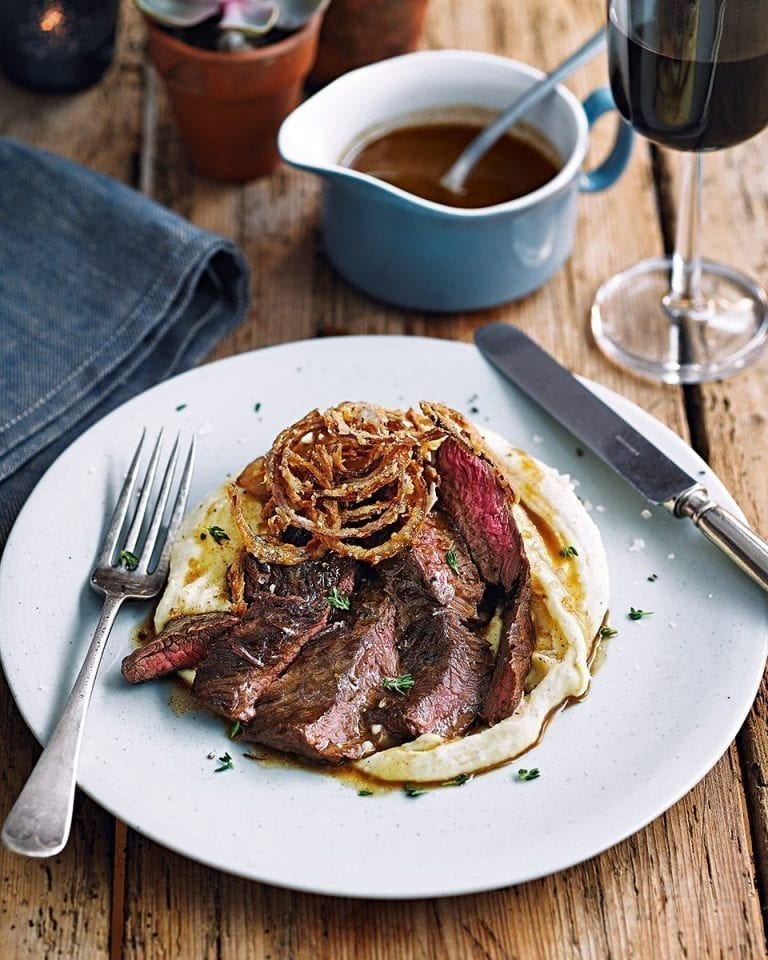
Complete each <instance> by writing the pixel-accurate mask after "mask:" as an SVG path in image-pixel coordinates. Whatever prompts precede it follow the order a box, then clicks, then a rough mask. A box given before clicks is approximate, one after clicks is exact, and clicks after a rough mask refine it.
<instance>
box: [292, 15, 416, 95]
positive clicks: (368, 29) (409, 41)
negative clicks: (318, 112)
mask: <svg viewBox="0 0 768 960" xmlns="http://www.w3.org/2000/svg"><path fill="white" fill-rule="evenodd" d="M427 2H428V0H332V3H331V5H330V7H328V10H327V12H326V14H325V20H324V21H323V28H322V30H321V32H320V47H319V49H318V53H317V62H316V63H315V66H314V68H313V70H312V76H311V83H312V85H313V86H316V87H317V86H322V85H323V84H326V83H328V82H329V81H330V80H335V79H336V77H339V76H341V74H342V73H347V71H349V70H354V69H355V68H356V67H362V66H365V64H367V63H374V62H376V61H377V60H385V59H386V58H387V57H396V56H398V54H401V53H410V52H411V51H412V50H415V49H416V48H417V47H418V45H419V41H420V40H421V33H422V30H423V27H424V18H425V16H426V12H427Z"/></svg>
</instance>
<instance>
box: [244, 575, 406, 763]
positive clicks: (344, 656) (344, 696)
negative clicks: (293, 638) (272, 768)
mask: <svg viewBox="0 0 768 960" xmlns="http://www.w3.org/2000/svg"><path fill="white" fill-rule="evenodd" d="M352 602H353V609H352V611H351V614H350V616H349V617H348V618H347V619H346V620H344V621H338V622H336V623H333V624H329V625H328V626H327V627H326V628H325V629H324V630H322V631H321V632H320V633H318V634H317V635H316V636H315V637H313V638H312V640H311V642H310V643H308V644H307V645H306V646H305V647H304V649H303V650H302V652H301V654H300V655H299V656H298V657H297V658H296V660H295V661H294V663H293V664H292V665H291V667H290V668H289V669H288V670H286V672H285V673H284V674H283V675H282V677H280V679H279V680H277V681H275V683H273V684H272V686H271V687H270V689H269V691H268V692H267V693H266V694H265V696H264V697H263V698H262V699H261V700H260V701H259V703H258V704H257V705H256V708H255V710H254V712H253V717H252V719H251V720H250V722H249V723H248V724H247V725H246V727H245V728H244V730H243V731H242V733H241V739H243V740H247V741H252V742H256V743H263V744H266V745H267V746H270V747H276V748H277V749H278V750H286V751H288V752H289V753H297V754H300V755H301V756H304V757H310V758H311V759H313V760H323V761H325V762H329V763H340V762H341V761H342V760H347V759H357V758H359V757H362V756H364V755H365V754H367V753H371V752H373V743H372V742H371V738H372V734H371V731H370V728H369V727H368V725H367V724H366V722H365V716H364V715H365V713H366V711H367V710H368V709H369V708H370V707H371V706H372V705H373V704H374V703H376V702H377V701H378V700H379V699H380V698H381V695H382V680H383V678H384V677H387V676H395V675H396V674H397V673H398V670H399V665H398V656H397V650H396V646H395V610H394V605H393V603H392V601H391V600H390V599H389V598H388V597H385V596H384V595H374V594H372V593H363V592H361V593H359V594H358V595H357V596H355V598H354V599H353V601H352Z"/></svg>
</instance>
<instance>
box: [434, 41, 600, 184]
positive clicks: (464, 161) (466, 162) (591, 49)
mask: <svg viewBox="0 0 768 960" xmlns="http://www.w3.org/2000/svg"><path fill="white" fill-rule="evenodd" d="M605 42H606V37H605V29H604V28H603V27H601V28H600V29H599V30H598V31H597V33H595V34H594V35H593V36H592V37H590V38H589V40H587V41H586V43H584V44H582V46H580V47H579V49H578V50H576V51H575V52H574V53H572V54H571V55H570V57H568V59H567V60H564V61H563V62H562V63H561V64H560V65H559V66H558V67H556V68H555V69H554V70H553V71H552V72H551V73H548V74H547V76H546V77H544V78H543V79H542V80H539V81H538V82H536V83H534V84H533V86H531V87H529V88H528V89H527V90H526V91H525V93H523V94H522V95H521V96H519V97H517V98H516V99H515V100H513V101H512V103H511V104H510V105H509V106H508V107H507V108H506V110H504V112H503V113H501V114H499V116H498V117H497V118H496V119H495V120H494V121H493V123H491V124H489V125H488V126H487V127H486V128H485V129H484V130H483V131H482V132H481V133H479V134H478V135H477V136H476V137H475V138H474V140H472V141H471V142H470V143H469V144H468V145H467V146H466V147H465V148H464V150H463V151H462V152H461V154H459V157H458V159H457V160H456V161H455V162H454V163H453V164H452V165H451V167H450V168H449V169H448V172H447V173H446V174H445V175H444V176H443V177H442V179H441V180H440V183H441V184H442V185H443V186H444V187H446V188H447V189H448V190H452V191H453V192H454V193H460V192H461V190H462V189H463V187H464V181H465V180H466V179H467V177H468V176H469V173H470V171H471V170H472V168H473V167H474V166H475V164H476V163H477V162H478V160H480V158H481V157H483V156H484V155H485V154H486V153H487V152H488V150H490V149H491V147H492V146H493V145H494V143H496V141H497V140H498V139H499V137H501V136H502V135H503V134H504V133H506V132H507V130H509V128H510V127H513V126H514V125H515V124H516V123H517V122H518V120H520V119H522V117H523V116H524V115H525V114H526V113H527V112H528V111H529V110H530V109H531V108H532V107H534V106H535V105H536V104H537V103H538V102H539V101H540V100H543V98H544V97H546V96H547V94H548V93H551V92H552V90H554V89H555V87H556V86H557V85H558V83H560V82H561V81H562V80H564V79H565V78H566V77H567V76H568V75H569V74H571V73H573V71H574V70H576V69H577V67H580V66H581V65H582V64H583V63H586V61H587V60H589V59H591V58H592V57H594V56H595V55H596V54H597V53H599V52H600V51H601V50H602V49H603V47H604V46H605Z"/></svg>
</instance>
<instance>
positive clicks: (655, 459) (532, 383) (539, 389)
mask: <svg viewBox="0 0 768 960" xmlns="http://www.w3.org/2000/svg"><path fill="white" fill-rule="evenodd" d="M475 343H476V345H477V347H478V349H479V350H480V352H481V353H482V354H483V356H484V357H485V358H486V359H487V360H488V361H489V362H490V363H491V364H493V366H494V367H495V368H496V369H497V370H499V371H500V372H501V373H502V374H503V375H504V376H505V377H506V378H507V379H508V380H510V381H511V382H512V383H513V384H515V386H517V387H519V388H520V389H521V390H523V391H524V392H525V393H526V394H528V396H529V397H531V399H532V400H535V401H536V403H538V404H539V405H540V406H541V407H542V408H543V409H544V410H545V411H546V412H547V413H549V414H550V415H551V416H552V417H554V418H555V420H557V421H558V422H559V423H561V424H562V425H563V426H564V427H566V428H567V429H568V430H570V432H571V433H572V434H573V435H574V436H575V437H577V438H578V439H579V440H580V441H581V442H582V443H583V444H584V445H585V446H587V447H589V448H590V450H592V451H593V453H595V454H597V456H598V457H600V459H601V460H603V462H604V463H606V464H607V465H608V466H609V467H610V468H611V469H612V470H615V471H616V472H617V473H618V474H620V475H621V476H622V477H624V478H625V479H626V480H628V481H629V482H630V483H631V484H632V485H633V486H634V487H636V489H638V490H639V491H640V493H642V494H643V496H644V497H646V499H648V500H650V501H651V502H652V503H657V504H661V505H663V506H664V507H666V508H667V510H669V511H670V513H672V514H673V515H674V516H676V517H686V518H688V519H690V520H692V521H693V523H694V524H695V525H696V527H697V528H698V529H699V530H700V531H701V532H702V533H703V534H704V535H705V536H706V537H707V538H708V539H709V540H711V541H712V543H714V544H715V545H716V546H717V547H719V548H720V549H721V550H722V551H723V552H724V553H725V554H726V555H727V556H728V557H730V559H731V560H733V562H734V563H736V564H737V565H738V566H739V567H741V569H742V570H743V571H744V572H745V573H747V574H749V576H750V577H752V579H753V580H755V582H756V583H758V584H760V586H761V587H762V588H763V589H764V590H766V591H768V543H766V542H765V541H764V540H762V539H761V538H760V537H758V536H757V534H755V533H754V532H753V531H752V530H750V528H749V527H748V526H747V525H746V524H745V523H742V521H741V520H739V519H738V517H735V516H734V515H733V514H732V513H730V512H729V511H728V510H726V509H725V508H724V507H721V506H720V505H719V504H718V503H716V502H715V501H714V500H712V499H710V497H709V494H708V493H707V491H706V489H705V488H704V487H703V486H702V484H701V483H699V482H698V481H697V480H695V479H694V478H693V477H692V476H691V475H690V474H688V473H686V471H685V470H683V469H682V468H681V467H679V466H678V465H677V464H676V463H674V461H672V460H670V458H669V457H668V456H667V455H666V454H665V453H662V451H661V450H659V448H658V447H656V446H654V444H652V443H651V442H650V441H649V440H648V439H647V438H646V437H644V436H643V435H642V434H641V433H640V432H639V431H638V430H636V429H635V428H634V427H633V426H631V425H630V424H629V423H627V421H626V420H624V419H623V417H620V416H619V415H618V414H617V413H616V412H615V411H614V410H612V409H611V408H610V407H609V406H608V405H607V404H605V403H603V401H602V400H600V399H599V398H598V397H596V396H595V395H594V394H593V393H592V391H591V390H589V389H588V388H587V387H585V386H584V385H583V384H582V383H580V382H579V380H577V379H576V377H574V376H573V374H572V373H570V372H569V371H568V370H566V369H565V367H563V366H562V365H561V364H559V363H558V362H557V361H556V360H555V359H554V357H551V356H550V355H549V354H548V353H547V352H546V351H545V350H543V349H542V348H541V347H540V346H539V345H538V344H536V343H534V341H533V340H531V339H530V338H529V337H527V336H526V335H525V334H524V333H522V331H520V330H518V329H517V328H516V327H513V326H511V325H510V324H508V323H489V324H487V325H486V326H484V327H481V328H480V329H479V330H477V332H476V333H475Z"/></svg>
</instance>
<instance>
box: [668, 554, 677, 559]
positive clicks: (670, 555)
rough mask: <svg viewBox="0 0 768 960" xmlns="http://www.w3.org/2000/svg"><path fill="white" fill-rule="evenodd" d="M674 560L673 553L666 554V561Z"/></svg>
mask: <svg viewBox="0 0 768 960" xmlns="http://www.w3.org/2000/svg"><path fill="white" fill-rule="evenodd" d="M674 559H675V555H674V553H668V554H667V560H674Z"/></svg>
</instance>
